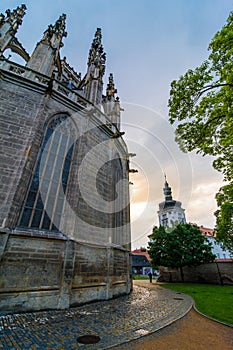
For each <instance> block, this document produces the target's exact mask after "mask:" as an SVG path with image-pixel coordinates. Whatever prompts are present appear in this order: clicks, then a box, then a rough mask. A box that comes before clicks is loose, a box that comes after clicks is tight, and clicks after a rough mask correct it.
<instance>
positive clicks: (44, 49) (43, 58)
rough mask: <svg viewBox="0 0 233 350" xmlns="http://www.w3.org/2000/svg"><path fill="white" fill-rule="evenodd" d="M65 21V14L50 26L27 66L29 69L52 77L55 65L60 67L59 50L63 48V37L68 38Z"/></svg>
mask: <svg viewBox="0 0 233 350" xmlns="http://www.w3.org/2000/svg"><path fill="white" fill-rule="evenodd" d="M65 21H66V15H65V14H64V13H63V14H62V15H61V16H60V17H59V19H58V20H57V21H56V22H55V24H54V25H52V24H50V25H49V26H48V28H47V29H46V31H45V32H44V35H43V38H42V39H41V41H40V42H39V43H38V44H37V46H36V48H35V50H34V52H33V54H32V56H31V58H30V60H29V62H28V64H27V67H28V68H31V69H34V70H36V71H37V72H40V73H42V74H45V75H48V76H52V73H53V71H54V68H55V65H57V66H58V67H60V54H59V50H60V48H61V47H62V46H63V43H62V39H63V37H66V36H67V33H66V31H65V26H66V24H65Z"/></svg>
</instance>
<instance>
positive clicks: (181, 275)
mask: <svg viewBox="0 0 233 350" xmlns="http://www.w3.org/2000/svg"><path fill="white" fill-rule="evenodd" d="M180 277H181V281H182V282H184V272H183V267H182V266H180Z"/></svg>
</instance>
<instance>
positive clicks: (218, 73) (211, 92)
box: [168, 12, 233, 248]
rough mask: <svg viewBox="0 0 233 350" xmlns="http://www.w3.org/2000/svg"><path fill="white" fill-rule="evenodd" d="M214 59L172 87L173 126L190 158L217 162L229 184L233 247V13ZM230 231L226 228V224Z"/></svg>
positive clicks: (226, 236) (221, 201) (224, 200)
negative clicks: (193, 153)
mask: <svg viewBox="0 0 233 350" xmlns="http://www.w3.org/2000/svg"><path fill="white" fill-rule="evenodd" d="M209 51H210V55H209V58H208V60H206V61H205V62H203V63H202V64H201V65H200V66H199V67H197V68H196V69H194V70H191V69H190V70H188V71H187V72H186V73H185V74H184V75H183V76H181V77H180V78H179V79H178V80H176V81H173V82H172V83H171V90H170V98H169V102H168V106H169V115H170V119H169V120H170V123H171V124H174V123H176V141H177V142H178V144H179V146H180V148H181V149H182V150H183V151H184V152H189V151H194V150H195V151H196V152H197V153H201V154H202V155H207V154H209V155H212V156H215V160H214V162H213V166H214V168H215V169H217V170H218V171H220V172H222V173H223V174H224V179H225V180H227V181H229V185H227V187H225V186H224V187H222V188H221V189H220V192H219V193H218V194H217V202H218V205H219V206H220V209H219V210H218V211H217V212H216V213H215V215H216V217H217V230H216V232H217V234H218V236H219V237H220V236H221V239H222V240H223V242H224V243H225V246H226V247H228V248H229V247H230V246H232V245H233V231H232V225H233V224H232V221H233V210H229V208H230V207H231V208H232V206H233V195H232V193H233V12H231V13H230V15H229V17H228V20H227V23H226V24H225V25H224V26H223V28H222V29H221V30H220V31H219V32H217V33H216V34H215V36H214V38H213V39H212V41H211V43H210V45H209ZM226 222H227V225H226V226H225V223H226ZM229 242H231V245H230V246H229Z"/></svg>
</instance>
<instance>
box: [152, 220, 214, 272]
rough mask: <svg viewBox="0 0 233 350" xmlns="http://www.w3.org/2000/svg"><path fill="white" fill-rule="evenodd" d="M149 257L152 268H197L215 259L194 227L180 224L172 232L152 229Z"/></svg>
mask: <svg viewBox="0 0 233 350" xmlns="http://www.w3.org/2000/svg"><path fill="white" fill-rule="evenodd" d="M149 255H150V257H151V263H152V266H153V267H154V268H157V267H158V266H169V267H180V268H181V267H184V266H197V265H200V264H201V263H205V262H211V261H214V259H215V255H214V254H213V253H212V251H211V243H209V242H207V239H206V237H204V236H202V234H201V231H200V230H199V228H198V227H197V226H196V225H190V224H180V225H178V226H177V227H176V228H175V229H173V230H166V229H165V228H164V227H163V226H160V227H159V228H157V227H154V229H153V234H152V239H151V242H149Z"/></svg>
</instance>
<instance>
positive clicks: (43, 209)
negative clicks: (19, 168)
mask: <svg viewBox="0 0 233 350" xmlns="http://www.w3.org/2000/svg"><path fill="white" fill-rule="evenodd" d="M74 141H75V128H74V125H73V122H72V121H71V118H69V117H68V116H66V115H60V116H59V117H58V118H56V119H53V120H52V121H51V122H50V124H49V125H48V127H47V130H46V133H45V137H44V140H43V143H42V147H41V149H40V153H39V157H38V160H37V164H36V168H35V171H34V174H33V177H32V181H31V184H30V188H29V191H28V194H27V197H26V201H25V205H24V208H23V212H22V215H21V218H20V223H19V226H21V227H27V228H35V229H41V230H48V231H58V230H59V226H60V221H61V217H62V211H63V205H64V198H65V196H66V193H67V183H68V180H69V173H70V167H71V161H72V157H73V150H74Z"/></svg>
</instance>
